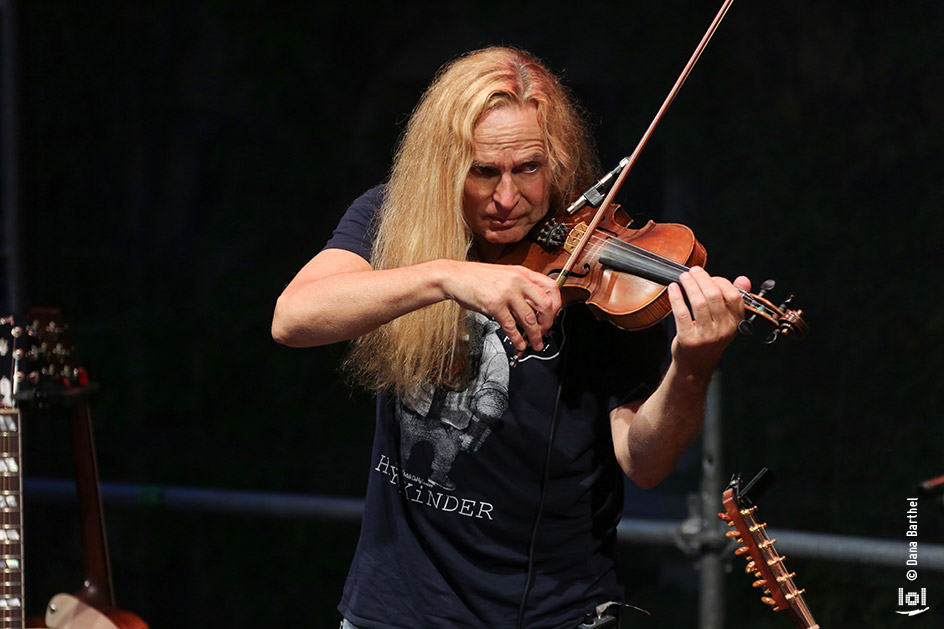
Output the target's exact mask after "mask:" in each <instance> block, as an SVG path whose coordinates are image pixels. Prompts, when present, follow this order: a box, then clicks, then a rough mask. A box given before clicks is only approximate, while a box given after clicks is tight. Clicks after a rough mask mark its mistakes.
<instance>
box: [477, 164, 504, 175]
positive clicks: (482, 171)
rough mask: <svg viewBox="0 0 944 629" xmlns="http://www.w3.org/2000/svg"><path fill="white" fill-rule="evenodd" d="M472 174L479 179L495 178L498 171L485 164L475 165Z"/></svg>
mask: <svg viewBox="0 0 944 629" xmlns="http://www.w3.org/2000/svg"><path fill="white" fill-rule="evenodd" d="M472 172H473V173H475V174H476V175H478V176H479V177H494V176H495V175H496V174H498V170H497V169H496V168H494V167H492V166H485V165H484V164H473V165H472Z"/></svg>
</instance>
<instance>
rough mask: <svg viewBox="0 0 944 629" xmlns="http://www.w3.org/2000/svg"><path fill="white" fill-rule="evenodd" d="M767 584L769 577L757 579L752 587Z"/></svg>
mask: <svg viewBox="0 0 944 629" xmlns="http://www.w3.org/2000/svg"><path fill="white" fill-rule="evenodd" d="M766 585H767V579H757V580H756V581H754V584H753V586H752V587H756V588H760V587H764V586H766Z"/></svg>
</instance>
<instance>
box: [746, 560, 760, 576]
mask: <svg viewBox="0 0 944 629" xmlns="http://www.w3.org/2000/svg"><path fill="white" fill-rule="evenodd" d="M756 568H757V564H755V563H754V560H751V561H748V562H747V566H746V567H745V568H744V572H746V573H747V574H750V573H751V572H754V570H755V569H756Z"/></svg>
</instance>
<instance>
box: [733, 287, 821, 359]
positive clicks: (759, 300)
mask: <svg viewBox="0 0 944 629" xmlns="http://www.w3.org/2000/svg"><path fill="white" fill-rule="evenodd" d="M774 286H775V282H774V281H773V280H767V281H765V282H764V283H763V284H761V287H760V290H759V291H758V292H757V294H756V295H755V294H753V293H749V292H747V291H742V294H743V297H744V307H745V309H746V310H747V311H749V312H750V313H751V314H750V316H748V317H746V318H745V319H744V320H743V321H741V322H740V323H739V324H738V332H740V333H741V334H742V335H744V336H750V335H751V334H753V332H754V321H756V320H757V317H761V318H762V319H765V320H766V321H767V322H769V323H771V324H773V326H774V329H773V330H772V331H771V332H770V334H768V335H767V338H765V339H764V343H765V344H767V345H769V344H771V343H773V342H774V341H776V340H777V339H778V338H780V335H781V334H782V335H784V336H789V335H792V336H793V337H794V338H796V339H802V338H804V337H805V336H806V332H807V330H808V329H809V327H808V326H807V325H806V321H804V320H803V311H802V310H791V309H788V308H787V306H788V305H789V304H790V302H792V301H793V295H790V296H789V297H787V298H786V300H784V302H783V303H782V304H780V305H779V306H775V305H774V304H773V302H771V301H770V300H768V299H765V298H764V295H765V294H766V293H767V292H768V291H771V290H773V288H774Z"/></svg>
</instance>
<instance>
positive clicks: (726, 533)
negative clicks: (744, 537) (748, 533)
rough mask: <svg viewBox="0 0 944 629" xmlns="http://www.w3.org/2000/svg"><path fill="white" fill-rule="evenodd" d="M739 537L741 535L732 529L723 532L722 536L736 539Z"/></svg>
mask: <svg viewBox="0 0 944 629" xmlns="http://www.w3.org/2000/svg"><path fill="white" fill-rule="evenodd" d="M740 535H741V533H740V532H739V531H738V530H737V529H734V530H733V531H725V532H724V536H725V537H738V536H740Z"/></svg>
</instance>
